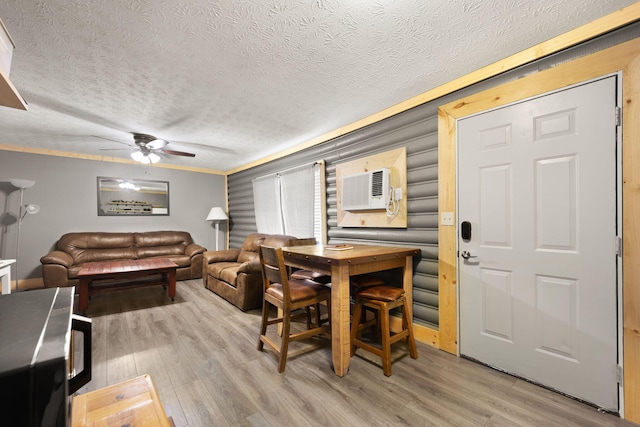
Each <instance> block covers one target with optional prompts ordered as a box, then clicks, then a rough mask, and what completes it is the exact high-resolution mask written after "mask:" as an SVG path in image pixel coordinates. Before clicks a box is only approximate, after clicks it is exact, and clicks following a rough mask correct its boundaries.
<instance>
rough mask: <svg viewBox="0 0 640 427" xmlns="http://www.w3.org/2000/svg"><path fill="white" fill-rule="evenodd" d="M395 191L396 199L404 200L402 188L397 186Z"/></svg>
mask: <svg viewBox="0 0 640 427" xmlns="http://www.w3.org/2000/svg"><path fill="white" fill-rule="evenodd" d="M394 191H395V194H394V195H393V196H394V200H395V201H399V200H402V188H396V189H395V190H394Z"/></svg>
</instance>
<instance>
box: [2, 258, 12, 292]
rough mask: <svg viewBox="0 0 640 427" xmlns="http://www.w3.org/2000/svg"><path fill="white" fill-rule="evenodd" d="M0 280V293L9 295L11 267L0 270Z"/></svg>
mask: <svg viewBox="0 0 640 427" xmlns="http://www.w3.org/2000/svg"><path fill="white" fill-rule="evenodd" d="M0 278H2V293H3V294H10V293H11V266H10V265H7V266H6V267H2V268H0Z"/></svg>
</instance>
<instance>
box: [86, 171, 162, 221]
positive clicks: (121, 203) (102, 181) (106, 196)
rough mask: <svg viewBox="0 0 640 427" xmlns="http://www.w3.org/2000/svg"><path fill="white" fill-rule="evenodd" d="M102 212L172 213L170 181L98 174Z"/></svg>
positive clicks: (136, 214)
mask: <svg viewBox="0 0 640 427" xmlns="http://www.w3.org/2000/svg"><path fill="white" fill-rule="evenodd" d="M97 190H98V197H97V198H98V216H168V215H169V181H151V180H145V179H136V178H113V177H102V176H99V177H98V178H97Z"/></svg>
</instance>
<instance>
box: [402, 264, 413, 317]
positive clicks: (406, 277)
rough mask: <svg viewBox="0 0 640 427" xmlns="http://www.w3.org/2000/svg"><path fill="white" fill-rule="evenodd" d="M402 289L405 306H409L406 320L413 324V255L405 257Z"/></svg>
mask: <svg viewBox="0 0 640 427" xmlns="http://www.w3.org/2000/svg"><path fill="white" fill-rule="evenodd" d="M402 287H403V289H404V296H405V298H406V299H407V305H408V306H409V310H408V313H407V318H408V319H409V321H410V322H413V255H409V256H407V258H406V260H405V263H404V271H403V275H402Z"/></svg>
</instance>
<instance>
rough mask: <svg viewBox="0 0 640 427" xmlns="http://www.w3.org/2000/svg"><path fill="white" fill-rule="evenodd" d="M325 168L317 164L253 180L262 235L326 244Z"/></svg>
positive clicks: (259, 229)
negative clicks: (288, 236)
mask: <svg viewBox="0 0 640 427" xmlns="http://www.w3.org/2000/svg"><path fill="white" fill-rule="evenodd" d="M323 166H324V165H323V163H313V164H309V165H304V166H300V167H297V168H292V169H288V170H285V171H282V172H278V173H275V174H271V175H266V176H262V177H259V178H255V179H254V180H253V181H252V183H253V200H254V209H255V215H256V225H257V227H258V232H259V233H266V234H288V235H291V236H295V237H300V238H304V237H311V236H313V237H315V238H316V240H317V241H318V242H323V241H324V239H323V230H324V229H325V227H324V224H323V217H324V215H323V209H322V206H323V203H322V202H323V200H324V197H322V188H323V186H322V179H323V178H324V176H323V175H324V173H322V172H323V171H324V168H323Z"/></svg>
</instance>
